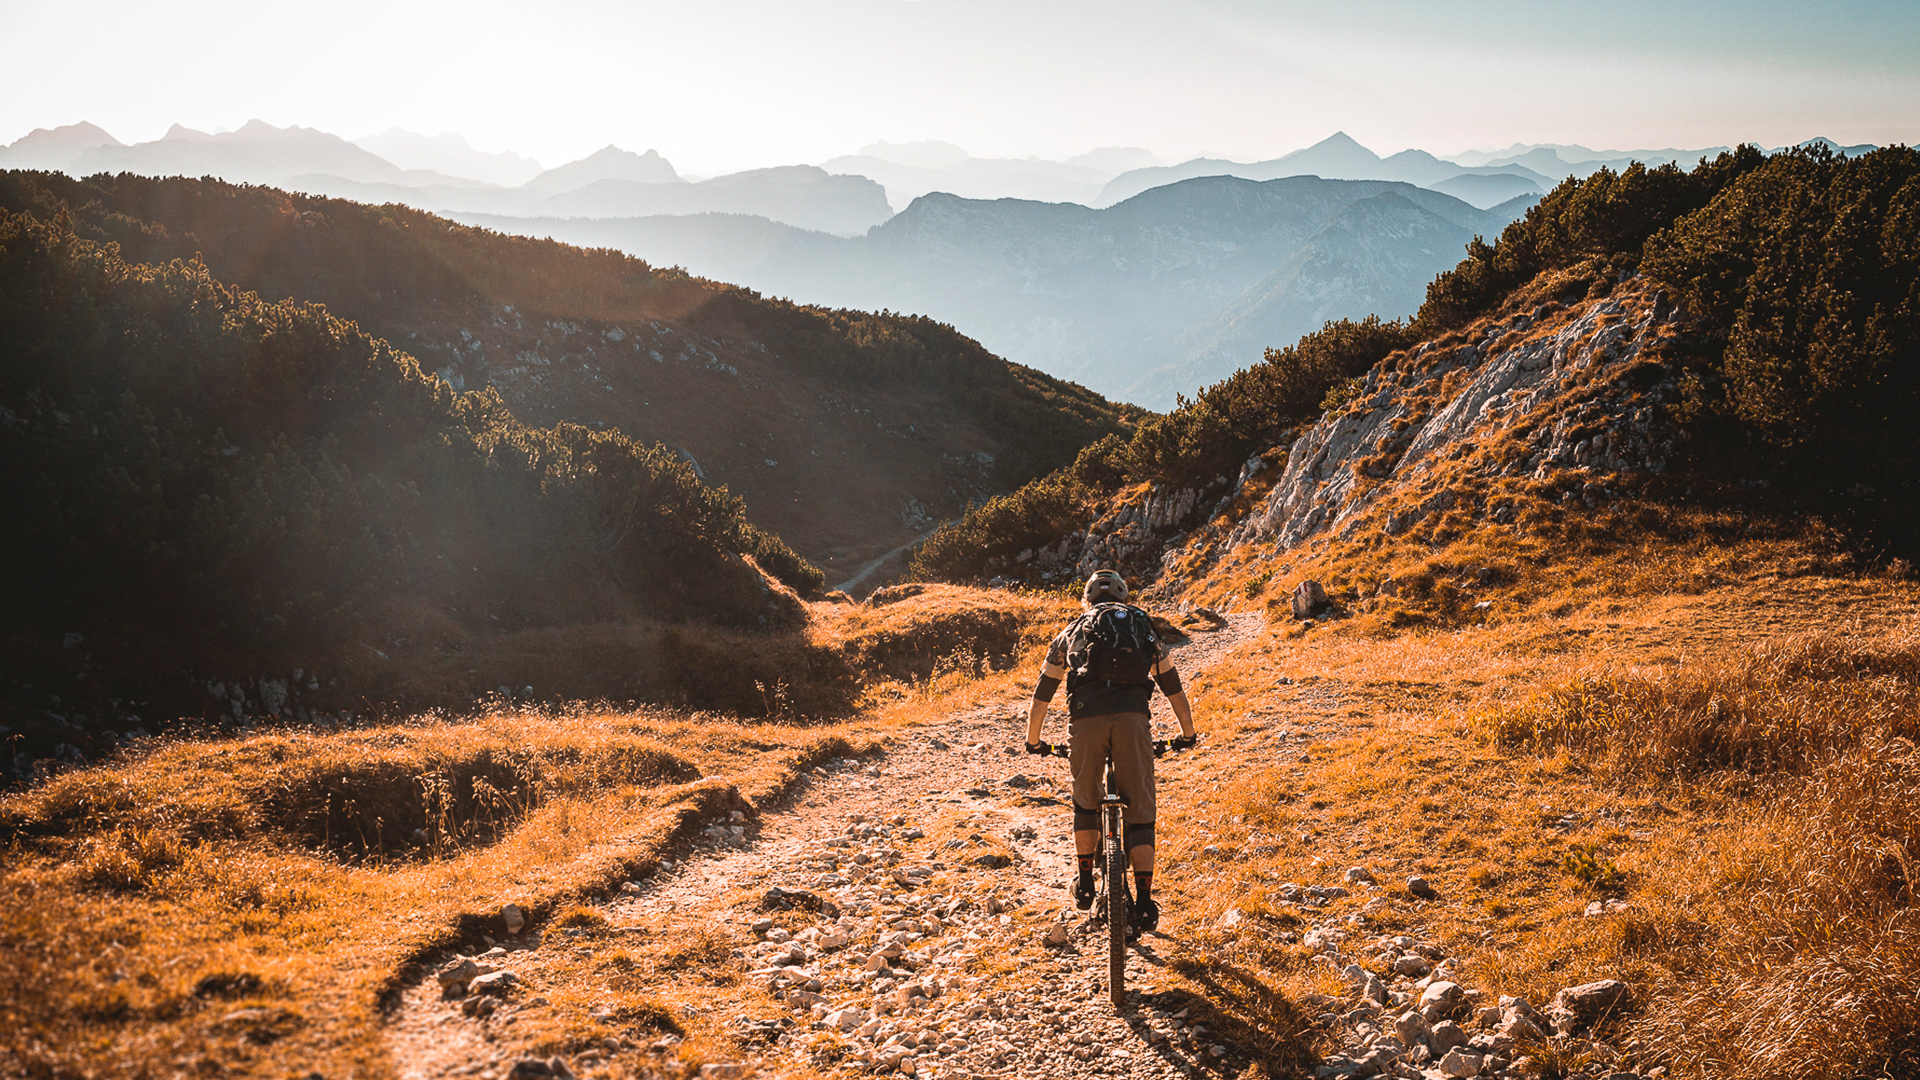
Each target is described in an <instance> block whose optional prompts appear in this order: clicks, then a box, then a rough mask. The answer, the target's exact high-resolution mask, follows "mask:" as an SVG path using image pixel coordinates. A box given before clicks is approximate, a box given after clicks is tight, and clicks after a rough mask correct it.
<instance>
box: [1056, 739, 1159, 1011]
mask: <svg viewBox="0 0 1920 1080" xmlns="http://www.w3.org/2000/svg"><path fill="white" fill-rule="evenodd" d="M1185 749H1192V747H1176V746H1174V745H1173V740H1171V739H1155V740H1154V741H1153V756H1154V757H1155V758H1162V757H1165V756H1166V755H1168V754H1170V753H1177V752H1179V751H1180V750H1185ZM1047 756H1049V757H1060V758H1064V757H1070V756H1071V752H1070V751H1069V750H1068V749H1067V747H1065V746H1054V747H1051V748H1050V749H1049V750H1048V752H1047ZM1126 809H1127V802H1126V800H1125V799H1123V798H1121V796H1120V783H1119V781H1118V780H1117V779H1116V778H1115V777H1114V774H1113V758H1112V756H1111V755H1109V756H1108V758H1107V793H1106V795H1105V796H1104V797H1102V798H1101V800H1100V848H1099V850H1097V851H1096V852H1095V853H1094V865H1096V866H1099V867H1100V868H1101V872H1100V874H1099V876H1098V878H1097V879H1096V888H1097V890H1098V891H1097V892H1095V893H1094V897H1093V908H1092V910H1091V912H1090V913H1089V917H1088V921H1089V922H1091V923H1093V924H1094V925H1096V926H1097V925H1099V924H1101V923H1103V922H1104V923H1105V924H1106V927H1107V996H1108V998H1110V999H1111V1000H1112V1001H1113V1007H1114V1008H1116V1009H1118V1008H1120V1007H1121V1006H1123V1005H1125V1004H1126V1000H1127V942H1128V941H1129V940H1131V939H1132V938H1134V937H1138V936H1139V935H1138V934H1137V933H1131V934H1130V933H1129V931H1130V930H1131V929H1132V925H1133V887H1132V885H1131V881H1132V878H1131V876H1130V875H1129V874H1128V870H1129V869H1131V867H1129V866H1128V863H1127V840H1126V833H1127V829H1126Z"/></svg>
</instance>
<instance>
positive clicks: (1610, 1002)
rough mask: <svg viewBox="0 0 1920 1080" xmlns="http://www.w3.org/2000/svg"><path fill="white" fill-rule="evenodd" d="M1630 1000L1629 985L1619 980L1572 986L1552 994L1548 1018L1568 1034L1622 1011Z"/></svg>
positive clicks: (1548, 1007)
mask: <svg viewBox="0 0 1920 1080" xmlns="http://www.w3.org/2000/svg"><path fill="white" fill-rule="evenodd" d="M1627 999H1628V992H1627V984H1626V983H1623V982H1621V981H1620V980H1618V979H1601V980H1599V981H1598V982H1590V983H1582V984H1580V985H1579V986H1569V987H1567V988H1566V989H1565V990H1562V991H1560V992H1559V993H1557V994H1555V995H1553V1001H1552V1003H1551V1004H1549V1005H1548V1006H1547V1018H1548V1019H1550V1020H1552V1021H1553V1027H1554V1030H1555V1031H1557V1032H1559V1033H1560V1034H1562V1035H1565V1034H1568V1033H1569V1032H1571V1031H1573V1030H1574V1029H1575V1028H1577V1027H1581V1026H1583V1025H1587V1024H1591V1023H1593V1022H1594V1021H1596V1020H1599V1019H1601V1018H1603V1017H1605V1016H1608V1015H1610V1014H1612V1013H1616V1012H1618V1011H1620V1009H1622V1008H1623V1007H1625V1005H1626V1004H1627Z"/></svg>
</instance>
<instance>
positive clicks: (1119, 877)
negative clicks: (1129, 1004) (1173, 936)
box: [1107, 839, 1133, 1009]
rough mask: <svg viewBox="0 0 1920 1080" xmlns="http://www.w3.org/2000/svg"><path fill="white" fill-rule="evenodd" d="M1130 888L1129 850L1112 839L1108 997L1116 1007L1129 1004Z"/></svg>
mask: <svg viewBox="0 0 1920 1080" xmlns="http://www.w3.org/2000/svg"><path fill="white" fill-rule="evenodd" d="M1131 897H1132V890H1130V889H1128V888H1127V849H1126V845H1125V844H1122V843H1120V842H1119V841H1117V840H1112V839H1109V841H1108V850H1107V996H1108V997H1109V998H1111V999H1112V1000H1113V1007H1114V1008H1116V1009H1117V1008H1119V1007H1121V1006H1122V1005H1124V1004H1126V1000H1127V926H1128V923H1129V922H1130V921H1131V920H1132V918H1133V910H1132V909H1133V904H1132V902H1131Z"/></svg>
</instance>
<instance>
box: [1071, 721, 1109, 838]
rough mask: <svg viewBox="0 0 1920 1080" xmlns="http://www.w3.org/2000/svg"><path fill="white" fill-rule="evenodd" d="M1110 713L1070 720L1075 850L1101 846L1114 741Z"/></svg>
mask: <svg viewBox="0 0 1920 1080" xmlns="http://www.w3.org/2000/svg"><path fill="white" fill-rule="evenodd" d="M1112 719H1113V718H1112V717H1110V716H1083V717H1081V718H1079V719H1078V720H1073V721H1069V722H1068V724H1067V731H1068V739H1069V742H1068V744H1067V746H1068V751H1069V753H1070V754H1071V755H1072V756H1071V757H1070V758H1069V759H1068V761H1069V763H1070V764H1071V765H1072V767H1073V850H1074V853H1075V854H1076V855H1091V854H1093V853H1094V852H1096V851H1098V850H1100V800H1101V799H1103V798H1105V797H1106V794H1107V789H1106V768H1107V753H1108V751H1109V749H1110V747H1111V745H1112V741H1113V724H1112V723H1111V721H1112Z"/></svg>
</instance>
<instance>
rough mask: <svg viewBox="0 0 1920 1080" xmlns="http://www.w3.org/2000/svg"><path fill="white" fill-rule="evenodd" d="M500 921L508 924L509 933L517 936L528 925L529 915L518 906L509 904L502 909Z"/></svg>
mask: <svg viewBox="0 0 1920 1080" xmlns="http://www.w3.org/2000/svg"><path fill="white" fill-rule="evenodd" d="M500 921H501V922H503V923H505V924H506V926H507V933H509V934H517V933H519V932H520V930H521V928H522V927H524V926H526V925H527V913H526V912H524V911H521V910H520V905H518V904H508V905H507V906H506V907H503V908H501V909H500Z"/></svg>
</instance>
